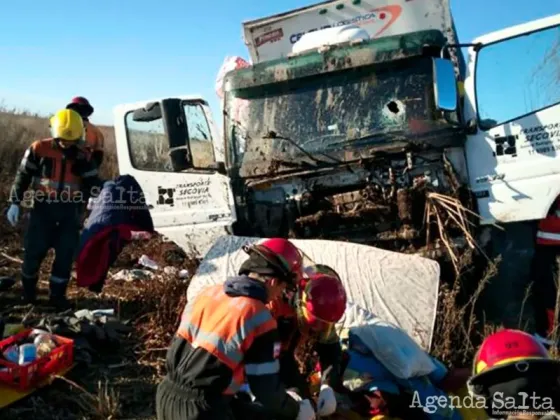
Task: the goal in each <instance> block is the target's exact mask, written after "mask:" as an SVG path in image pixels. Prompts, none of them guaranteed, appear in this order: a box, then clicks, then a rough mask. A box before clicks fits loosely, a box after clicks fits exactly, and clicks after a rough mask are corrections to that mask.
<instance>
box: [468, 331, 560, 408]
mask: <svg viewBox="0 0 560 420" xmlns="http://www.w3.org/2000/svg"><path fill="white" fill-rule="evenodd" d="M559 377H560V361H557V360H553V359H552V358H551V357H550V355H549V354H548V351H547V350H546V348H545V347H544V345H543V344H542V343H541V342H540V341H539V340H537V339H536V338H535V337H533V336H532V335H530V334H528V333H526V332H524V331H520V330H514V329H502V330H500V331H498V332H496V333H494V334H492V335H490V336H488V337H487V338H486V339H485V340H484V341H483V343H482V345H481V346H480V348H479V349H478V351H477V353H476V355H475V358H474V363H473V376H472V377H471V378H469V380H468V382H467V385H468V389H469V392H470V393H471V394H472V395H475V396H477V397H483V398H484V399H485V400H486V401H487V402H486V404H485V406H484V407H485V411H486V412H487V413H488V415H490V416H491V417H493V418H496V417H500V418H501V417H503V416H506V415H507V414H508V413H505V412H503V406H502V412H501V413H496V412H494V408H496V407H495V404H494V402H495V400H496V398H499V399H500V400H501V401H500V403H502V404H503V401H508V403H507V404H506V405H509V406H510V407H512V404H511V403H510V402H509V401H511V402H513V407H519V408H524V409H525V410H527V409H529V410H531V409H532V407H526V403H527V401H526V400H525V399H524V398H523V395H532V396H537V397H538V398H540V399H541V401H543V400H542V399H544V398H550V399H551V401H553V403H554V405H555V407H556V408H557V407H558V404H559V403H560V387H559V385H560V384H559V382H558V378H559ZM523 406H525V407H523ZM513 411H516V410H513Z"/></svg>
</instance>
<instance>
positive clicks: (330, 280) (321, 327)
mask: <svg viewBox="0 0 560 420" xmlns="http://www.w3.org/2000/svg"><path fill="white" fill-rule="evenodd" d="M333 271H334V270H333ZM345 310H346V291H345V290H344V286H343V285H342V282H341V281H340V278H339V277H338V275H337V274H336V273H335V275H329V274H312V275H311V276H310V277H309V278H308V279H307V281H306V283H305V285H304V286H303V290H301V296H300V298H299V302H298V318H299V321H300V322H302V323H303V324H304V325H307V326H308V327H309V328H310V329H312V330H314V331H320V332H325V331H328V330H331V329H332V328H333V327H334V324H335V323H336V322H338V321H339V320H340V318H342V316H343V315H344V311H345Z"/></svg>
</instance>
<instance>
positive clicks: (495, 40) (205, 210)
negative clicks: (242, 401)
mask: <svg viewBox="0 0 560 420" xmlns="http://www.w3.org/2000/svg"><path fill="white" fill-rule="evenodd" d="M327 3H329V6H332V8H333V9H332V10H336V11H340V10H341V8H339V7H338V6H339V5H340V4H343V3H344V4H346V3H350V2H348V1H346V2H343V1H340V0H339V1H336V2H324V3H321V5H319V6H316V7H318V8H322V9H320V10H319V9H312V8H313V7H315V6H310V7H308V8H304V9H302V10H304V11H305V13H311V12H310V11H309V10H311V11H312V12H313V13H315V12H317V14H321V13H322V12H321V10H323V9H325V8H326V4H327ZM362 3H367V2H362ZM369 3H371V2H369ZM396 3H398V2H396ZM426 3H428V2H426ZM436 3H441V1H440V0H437V1H436ZM352 4H355V2H352ZM411 5H412V3H410V4H409V5H405V4H404V3H403V5H402V8H401V9H395V8H394V9H391V10H389V9H387V10H385V9H386V8H385V9H383V8H381V9H382V10H377V9H375V10H376V11H375V12H372V11H371V10H373V9H374V8H372V7H371V6H372V5H371V4H369V5H367V6H368V7H369V9H368V13H369V14H367V15H365V14H364V15H363V16H365V17H362V20H361V21H360V20H356V21H355V22H358V23H360V24H361V25H362V26H361V27H364V23H363V22H364V21H365V20H367V19H370V20H371V19H375V18H376V17H377V18H378V20H379V19H381V18H380V16H381V15H382V14H383V13H385V14H386V17H389V18H390V20H394V21H396V22H399V21H398V19H399V16H400V17H401V18H402V19H403V22H404V23H408V24H407V25H404V24H403V26H402V29H400V30H399V29H395V30H394V31H393V32H391V31H389V32H386V33H384V34H380V33H379V32H380V30H381V29H382V28H383V27H384V26H383V25H381V26H379V25H378V26H376V27H375V28H374V29H375V31H373V32H372V31H370V32H369V35H370V38H369V39H365V37H362V38H361V39H358V40H356V39H353V40H350V41H345V42H342V43H339V44H336V45H322V46H320V47H319V48H313V47H312V48H308V47H306V48H300V50H298V49H297V48H296V52H295V53H292V52H291V51H293V45H292V46H291V47H290V52H288V51H287V50H281V53H280V54H277V56H276V57H275V58H272V57H270V54H271V52H270V45H271V44H272V43H282V42H283V43H285V44H286V45H287V43H288V42H289V43H290V44H295V43H296V42H297V41H301V40H302V38H303V40H304V41H305V39H306V38H305V33H306V32H315V31H320V30H321V28H322V29H328V25H321V24H320V22H319V23H317V19H316V20H315V21H309V22H308V21H306V22H308V23H306V24H307V25H308V30H307V31H306V30H300V29H298V28H297V27H296V26H290V25H284V26H282V25H280V24H279V23H278V20H276V21H274V20H272V21H271V20H270V19H268V20H266V21H265V22H258V24H255V23H250V24H246V25H244V28H245V30H246V37H247V33H252V34H253V35H252V38H251V39H252V41H253V42H252V44H251V45H250V46H249V47H250V48H249V49H250V51H251V52H252V59H253V64H252V65H251V66H250V67H248V68H242V69H238V70H234V71H232V72H229V73H228V74H227V75H226V77H225V78H224V83H223V90H224V98H223V102H222V105H223V131H222V135H221V136H220V134H219V132H218V129H217V128H216V126H215V125H214V122H213V121H214V119H213V116H212V114H211V112H210V109H209V107H208V103H207V102H206V101H205V100H204V99H203V98H201V97H194V96H177V97H174V98H155V99H152V100H147V101H143V102H139V103H134V104H125V105H119V106H118V107H116V108H115V113H114V117H115V131H116V139H117V153H118V161H119V169H120V172H121V173H122V174H125V173H126V174H130V175H133V176H134V177H135V178H136V179H137V180H138V182H139V183H140V185H141V186H142V188H143V189H144V193H145V195H146V197H147V200H148V204H150V205H151V206H152V217H153V219H154V225H155V227H156V229H157V230H158V231H159V232H160V233H161V234H163V235H164V236H166V237H168V238H169V239H171V240H173V241H175V242H176V243H177V244H178V245H180V246H182V247H183V248H184V249H188V250H190V251H193V252H195V253H196V254H198V255H204V253H205V252H206V250H207V249H208V247H209V246H210V245H211V244H212V243H213V242H214V240H215V239H216V238H217V237H218V236H220V235H224V234H234V235H243V236H261V237H271V236H285V237H297V238H323V239H337V240H349V241H353V242H361V243H366V244H370V245H375V246H379V247H382V248H386V249H392V250H397V251H400V252H409V251H410V249H415V250H417V249H421V248H422V244H423V243H424V244H425V243H426V235H427V233H426V223H425V222H426V213H425V209H426V205H427V201H426V192H427V191H429V192H433V193H436V194H438V193H441V194H444V195H455V196H457V197H459V198H461V199H462V200H463V201H468V199H466V200H465V199H464V197H465V196H466V195H465V192H467V193H468V192H469V191H470V192H472V193H474V195H475V197H476V208H477V211H478V213H479V214H480V216H481V221H482V224H491V223H495V222H516V221H523V220H531V219H538V218H542V217H544V216H545V215H546V214H547V212H548V209H549V208H550V205H551V204H552V202H553V200H554V199H555V197H556V196H558V193H559V192H560V182H557V181H558V177H559V176H560V174H559V173H558V171H557V168H558V167H559V166H558V160H557V159H558V158H557V157H556V142H557V141H560V134H559V133H560V116H559V115H560V112H559V109H558V107H559V104H558V102H559V100H558V98H559V94H560V92H558V90H557V86H558V84H557V83H556V84H555V85H554V84H552V85H549V88H541V93H542V95H543V96H542V97H538V98H533V97H531V98H526V97H525V96H524V91H526V88H528V85H527V84H530V83H531V82H532V79H531V78H529V79H527V78H528V77H529V75H530V74H531V73H530V72H529V68H530V66H529V65H528V63H525V64H524V62H525V61H528V62H533V61H534V65H535V66H537V65H538V64H539V63H540V62H539V61H538V60H537V58H538V57H540V58H541V60H542V59H543V58H544V57H548V56H549V55H550V57H551V58H550V60H549V61H548V64H546V62H545V61H542V66H541V70H542V72H543V73H542V74H545V73H546V74H548V73H547V72H548V71H549V69H550V67H547V66H551V65H552V63H553V62H554V57H555V55H554V51H556V57H557V54H558V49H556V50H554V48H560V47H559V42H560V41H559V39H560V38H559V35H558V34H559V26H558V25H559V24H560V15H559V16H553V17H550V18H547V19H542V20H539V21H535V22H531V23H528V24H525V25H520V26H517V27H513V28H509V29H506V30H503V31H500V32H496V33H493V34H489V35H487V36H485V37H481V38H479V39H477V40H475V41H474V42H473V45H471V46H470V48H469V50H468V51H469V52H468V54H469V56H468V66H467V68H466V74H465V73H464V70H462V68H461V61H462V60H461V59H462V55H461V54H462V53H461V50H460V49H459V48H452V47H449V46H450V44H457V43H458V40H456V39H455V40H453V39H450V38H449V33H450V32H449V31H446V30H442V27H439V28H438V26H437V25H435V27H433V26H434V25H431V26H430V25H428V26H425V27H417V28H416V29H417V30H413V31H410V28H411V24H410V22H411V21H412V20H411V19H412V18H411V16H414V15H413V14H408V15H407V14H406V13H405V12H406V9H404V8H405V7H412V6H411ZM317 10H318V11H317ZM332 10H328V11H327V12H325V13H326V14H328V12H332ZM325 13H322V14H323V15H325ZM337 13H339V12H337ZM340 13H341V12H340ZM352 13H354V14H355V10H354V11H352ZM411 13H412V12H411ZM372 15H373V17H372ZM293 16H296V17H297V16H301V11H300V10H298V11H294V12H293ZM288 17H290V16H288ZM285 18H286V16H285V15H283V16H282V19H285ZM294 19H295V18H294ZM406 19H408V20H406ZM343 21H344V19H343ZM346 21H348V19H346ZM346 21H345V22H346ZM403 22H401V23H403ZM445 22H446V23H445V24H444V25H443V27H449V28H452V29H453V30H454V27H453V25H452V20H450V19H446V21H445ZM292 23H293V21H292ZM346 23H347V24H352V22H346ZM376 24H379V22H376ZM450 25H451V26H450ZM276 26H278V27H276ZM331 26H333V25H331ZM338 26H340V25H338ZM417 26H418V25H417ZM256 28H260V29H258V30H257V29H256ZM263 28H264V29H263ZM406 28H408V29H406ZM288 30H292V32H293V34H292V33H291V32H290V34H291V35H290V34H288ZM453 30H452V31H451V33H453ZM267 34H268V35H267ZM274 34H276V35H274ZM294 34H295V35H294ZM531 41H532V42H533V43H536V44H532V42H531ZM279 45H280V44H279ZM299 45H301V44H299ZM531 45H538V47H537V49H536V50H534V51H533V52H531V54H533V53H534V54H535V60H519V55H520V51H521V50H523V51H526V50H530V46H531ZM257 46H259V47H260V48H261V50H260V51H258V50H257V49H256V47H257ZM446 46H447V47H446ZM279 48H281V47H279ZM286 48H287V47H286ZM520 48H521V49H520ZM523 48H525V49H523ZM546 51H548V52H546ZM537 53H538V57H537V55H536V54H537ZM259 54H260V55H259ZM267 54H268V55H267ZM527 54H529V52H527ZM547 54H548V55H547ZM262 57H266V58H262ZM496 62H503V63H504V65H503V66H500V68H501V69H503V70H502V71H500V72H499V74H496V66H495V63H496ZM491 64H494V67H492V66H491ZM518 66H521V67H522V68H525V70H526V71H525V72H524V73H523V75H524V76H525V77H526V79H521V78H520V76H519V75H520V73H519V71H518V70H517V67H518ZM535 74H536V73H535ZM463 77H465V79H464V80H465V83H464V95H462V92H463V87H462V86H463ZM533 77H534V78H536V77H537V76H533ZM543 77H544V76H543ZM508 81H509V82H508ZM497 83H500V84H501V85H502V86H505V87H506V88H508V89H507V90H504V91H503V92H501V93H500V95H499V96H497V95H496V93H495V88H494V86H496V84H497ZM508 83H509V84H508ZM555 89H556V90H555ZM532 92H533V93H534V94H536V93H537V89H534V90H533V91H532ZM545 96H546V98H545ZM506 104H507V106H506ZM450 236H451V237H450V240H451V241H452V246H457V247H461V246H463V245H464V243H465V241H464V237H462V234H461V232H460V231H455V232H451V233H450Z"/></svg>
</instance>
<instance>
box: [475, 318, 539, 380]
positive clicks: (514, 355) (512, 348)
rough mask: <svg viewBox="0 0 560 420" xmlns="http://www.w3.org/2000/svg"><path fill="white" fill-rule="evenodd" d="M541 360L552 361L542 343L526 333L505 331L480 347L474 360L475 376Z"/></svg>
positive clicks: (499, 332)
mask: <svg viewBox="0 0 560 420" xmlns="http://www.w3.org/2000/svg"><path fill="white" fill-rule="evenodd" d="M539 359H540V360H542V359H550V356H549V354H548V351H547V350H546V348H545V347H544V345H543V344H542V343H541V342H540V341H538V340H537V339H536V338H535V337H533V336H532V335H531V334H528V333H526V332H524V331H520V330H512V329H503V330H501V331H498V332H496V333H494V334H492V335H490V336H489V337H487V338H486V339H485V340H484V342H483V343H482V345H481V346H480V348H479V350H478V352H477V353H476V356H475V359H474V364H473V375H478V374H480V373H483V372H485V371H487V370H489V369H493V368H496V367H498V366H504V365H509V364H515V363H517V362H520V361H521V362H525V361H529V360H539Z"/></svg>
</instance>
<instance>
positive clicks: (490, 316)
mask: <svg viewBox="0 0 560 420" xmlns="http://www.w3.org/2000/svg"><path fill="white" fill-rule="evenodd" d="M501 226H502V227H503V228H504V230H500V229H497V228H495V227H494V226H492V227H491V240H490V243H489V253H488V254H489V255H488V256H489V257H490V258H491V259H492V260H494V259H495V258H496V257H497V256H499V255H501V257H502V259H501V261H500V263H499V266H498V270H497V273H496V274H495V275H494V276H493V277H491V278H490V279H489V282H488V283H487V284H486V286H485V288H484V290H483V292H482V294H481V301H482V302H481V303H482V307H481V308H480V309H482V311H483V317H482V318H479V319H480V320H481V321H483V322H485V323H486V324H491V325H494V326H500V325H503V326H504V327H506V328H519V329H522V330H524V331H527V332H530V333H533V332H534V329H535V311H534V304H533V287H532V286H533V285H532V271H531V269H532V267H533V264H532V263H533V258H534V256H535V234H536V223H535V222H515V223H506V224H503V225H501Z"/></svg>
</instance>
